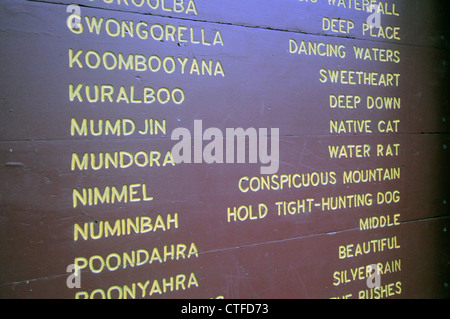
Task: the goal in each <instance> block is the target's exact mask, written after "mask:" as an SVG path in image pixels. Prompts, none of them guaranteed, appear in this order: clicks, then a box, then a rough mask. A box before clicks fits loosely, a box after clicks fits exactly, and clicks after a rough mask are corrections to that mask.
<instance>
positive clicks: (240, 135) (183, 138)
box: [171, 120, 280, 174]
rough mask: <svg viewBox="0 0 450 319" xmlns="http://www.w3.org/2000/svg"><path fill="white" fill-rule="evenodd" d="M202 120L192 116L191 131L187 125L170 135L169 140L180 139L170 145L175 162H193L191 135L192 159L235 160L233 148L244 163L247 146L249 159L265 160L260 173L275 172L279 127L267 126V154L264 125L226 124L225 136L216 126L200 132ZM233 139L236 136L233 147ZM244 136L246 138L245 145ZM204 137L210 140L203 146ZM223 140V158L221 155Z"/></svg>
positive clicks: (200, 160) (210, 161) (210, 162)
mask: <svg viewBox="0 0 450 319" xmlns="http://www.w3.org/2000/svg"><path fill="white" fill-rule="evenodd" d="M202 127H203V125H202V120H194V132H193V133H194V134H193V137H191V132H190V131H189V130H188V129H187V128H182V127H179V128H176V129H174V130H173V132H172V135H171V140H172V141H179V142H178V143H176V144H175V145H174V146H173V147H172V152H171V153H172V157H173V159H174V161H175V163H176V164H180V163H192V156H191V150H192V139H193V151H194V154H193V163H203V162H205V163H207V164H213V163H225V162H226V163H227V164H230V163H235V155H234V154H235V150H236V158H237V161H236V162H237V163H246V157H247V156H246V149H248V162H249V163H257V162H258V158H257V157H259V162H260V163H261V164H268V166H261V168H260V173H261V174H274V173H276V172H278V168H279V158H280V156H279V129H278V128H271V129H270V154H269V150H268V148H269V147H268V134H267V128H260V129H259V130H258V132H257V130H256V129H255V128H253V127H250V128H248V129H246V130H244V129H243V128H241V127H239V128H236V129H234V128H227V129H226V132H225V137H224V135H223V133H222V131H221V130H220V129H219V128H214V127H211V128H208V129H206V130H205V131H204V132H203V128H202ZM235 139H236V140H237V143H236V147H235ZM246 139H248V141H249V143H248V148H247V143H246ZM203 141H211V142H209V143H208V144H207V145H206V146H205V147H204V148H203ZM224 142H225V146H226V149H225V158H224Z"/></svg>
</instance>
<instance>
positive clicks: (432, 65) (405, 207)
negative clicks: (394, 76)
mask: <svg viewBox="0 0 450 319" xmlns="http://www.w3.org/2000/svg"><path fill="white" fill-rule="evenodd" d="M75 2H77V1H75ZM69 3H72V1H70V2H69V1H62V0H61V1H5V2H2V4H0V17H1V19H0V41H1V48H0V62H1V63H0V75H1V81H2V83H1V84H2V85H1V86H0V109H1V120H0V122H1V125H0V176H1V179H2V183H1V184H0V232H1V236H0V297H2V298H74V297H75V296H76V294H77V292H78V293H79V292H80V291H86V292H88V293H89V294H91V293H92V292H93V291H95V290H96V289H103V291H105V294H106V291H107V290H108V289H109V288H110V287H114V286H118V287H123V286H128V287H132V285H133V284H135V285H137V283H145V282H146V281H147V280H150V281H151V282H152V283H153V280H157V281H158V283H159V284H160V285H161V287H162V280H163V278H166V279H167V280H170V279H169V278H175V277H176V276H177V275H180V274H185V275H187V277H189V274H191V273H194V274H195V276H196V279H197V282H198V284H197V285H196V286H193V287H190V288H188V289H182V288H181V286H180V287H179V289H174V290H175V291H167V292H165V293H162V294H158V293H157V292H155V293H153V294H149V291H150V287H148V288H147V290H146V291H147V293H146V294H145V296H144V297H146V298H149V297H151V298H215V297H217V296H223V297H224V298H331V297H342V296H344V295H348V294H351V295H352V298H358V297H362V296H363V293H362V291H365V290H366V289H368V288H367V285H366V280H365V278H363V279H357V280H350V281H349V282H348V283H338V282H336V279H335V274H336V272H339V273H340V272H341V271H345V270H346V271H347V274H350V273H351V271H352V270H353V271H356V270H355V269H358V268H359V267H365V266H367V265H370V264H374V263H384V264H385V263H386V262H391V261H395V260H397V261H398V260H401V271H397V272H392V273H389V274H385V275H383V276H382V284H383V285H389V284H393V286H392V287H391V290H390V292H392V294H390V295H389V296H384V297H391V298H446V297H449V295H450V294H449V289H450V288H448V285H449V283H450V282H449V280H450V278H449V273H450V271H449V263H450V256H449V251H450V250H449V248H450V247H449V243H450V242H449V230H448V229H449V212H450V210H449V206H448V205H449V203H450V198H449V197H448V195H449V163H450V158H449V157H450V156H449V150H448V148H449V147H450V136H449V122H450V121H449V119H450V117H449V107H448V106H449V105H448V103H449V100H448V91H447V82H446V81H447V80H448V62H447V61H448V60H447V56H448V51H447V49H448V48H446V43H448V42H446V34H445V33H442V32H443V30H445V28H444V21H443V12H445V11H443V10H441V7H440V5H439V4H438V1H429V2H428V1H427V2H423V1H408V2H406V1H395V4H396V6H397V10H398V11H399V12H400V16H399V17H395V16H383V17H382V19H383V20H382V21H383V23H386V24H389V25H400V26H401V35H402V39H401V41H392V40H389V41H380V40H374V39H370V38H368V37H364V36H362V35H361V34H360V33H357V32H355V33H351V34H348V35H345V34H333V33H329V32H326V31H323V30H322V29H321V23H322V18H323V17H324V16H326V17H330V18H331V17H339V18H341V19H352V20H354V21H355V23H356V25H357V28H360V26H361V24H362V22H364V21H365V19H366V18H367V15H366V14H365V13H362V12H359V11H354V10H350V9H344V8H337V7H333V6H329V5H328V4H327V3H328V1H320V0H319V1H318V2H317V3H311V2H309V3H306V2H305V3H302V2H299V1H226V2H225V1H200V0H197V1H195V3H196V5H197V9H198V12H199V14H198V15H197V16H195V15H192V14H190V15H185V14H176V13H174V12H168V11H165V10H149V9H148V8H147V9H146V8H145V7H142V8H138V7H136V6H134V7H133V6H131V5H129V6H123V5H122V6H119V5H117V4H107V3H105V2H104V1H96V2H93V3H89V4H86V3H84V2H83V3H81V2H80V8H81V13H82V16H85V15H86V16H91V17H92V16H96V17H104V18H105V19H107V18H114V19H116V20H117V21H121V20H125V21H130V20H133V21H135V23H137V22H139V21H147V22H148V23H157V24H160V25H166V24H171V25H174V26H180V25H181V26H186V27H188V28H189V27H192V28H194V30H196V32H200V30H202V29H203V30H204V32H205V34H206V35H207V36H209V39H210V40H211V36H212V37H214V33H215V32H216V31H217V30H220V33H221V36H222V37H223V42H224V45H223V46H221V45H217V46H205V45H201V44H194V43H190V42H188V43H180V42H177V41H155V40H153V39H147V40H142V39H139V38H137V37H136V36H135V37H133V38H131V37H127V36H125V37H123V38H122V37H110V36H108V35H106V34H105V33H102V34H101V35H100V36H99V35H95V34H89V33H88V32H84V33H83V34H80V35H77V34H74V33H72V32H71V31H70V30H69V29H68V28H67V26H66V19H67V17H68V16H69V13H67V12H66V8H67V5H68V4H69ZM115 3H117V1H115ZM186 3H187V1H186ZM84 27H85V30H87V27H86V26H84ZM198 34H200V33H197V35H198ZM290 39H293V40H295V41H297V42H298V43H300V42H301V41H314V42H324V43H330V44H333V45H334V44H337V45H344V46H345V48H346V57H345V58H339V57H323V56H305V55H299V54H292V53H289V40H290ZM354 45H356V46H361V47H370V48H373V47H375V48H385V49H391V50H397V51H399V52H400V57H401V61H400V63H383V62H374V61H364V60H359V59H355V57H354V54H353V46H354ZM69 49H72V50H74V51H75V52H77V51H78V50H83V52H86V51H88V50H95V51H96V52H98V53H103V52H114V53H116V54H118V53H122V54H124V55H128V54H142V55H145V56H147V57H149V56H151V55H158V56H159V57H166V56H169V57H174V59H176V58H178V57H179V58H181V59H184V58H188V59H189V61H191V60H192V59H194V58H195V59H198V60H199V61H201V59H205V60H208V61H209V60H213V61H214V62H216V61H220V63H221V65H222V66H223V70H224V73H225V76H222V75H220V74H219V75H216V76H209V75H197V74H188V72H186V74H181V71H180V69H179V68H178V69H177V70H176V71H175V72H173V73H170V74H168V73H166V72H163V71H159V72H151V71H148V70H147V71H143V72H139V71H136V70H128V71H127V70H119V69H115V70H106V69H105V68H101V67H100V68H98V69H90V68H89V67H88V66H87V65H84V66H83V68H82V69H80V68H79V67H78V66H77V65H75V66H74V67H72V68H71V67H69V62H68V61H69V59H68V50H69ZM80 60H82V59H80ZM323 68H325V69H337V70H362V71H366V72H379V73H387V72H390V73H400V74H401V76H400V80H399V86H398V87H375V86H368V85H345V84H331V83H325V84H323V83H321V82H320V69H323ZM79 83H83V84H85V85H94V84H109V85H114V86H115V87H120V86H121V85H124V86H125V87H129V86H131V85H133V86H134V87H135V88H136V92H138V91H139V90H142V88H143V87H146V86H150V87H155V88H158V87H167V88H170V89H172V88H182V89H183V91H184V92H185V95H186V99H185V101H184V102H183V103H182V104H180V105H176V104H175V103H171V102H169V103H167V104H164V105H161V104H157V103H154V104H148V105H143V104H133V103H129V104H127V103H124V102H120V103H109V102H97V103H89V102H87V101H86V98H85V99H84V101H83V102H78V101H70V100H69V97H68V96H69V84H74V85H75V86H76V85H78V84H79ZM330 94H336V95H337V94H351V95H359V96H361V98H362V103H361V105H359V106H358V107H357V108H356V109H337V108H335V109H333V108H330V105H329V96H330ZM367 96H373V97H377V96H380V97H396V98H400V99H401V108H400V109H392V110H376V109H372V110H369V109H367V107H366V106H365V103H364V102H365V100H366V98H367ZM150 118H151V119H157V120H161V121H162V120H166V122H167V128H168V130H167V134H156V135H148V134H147V135H143V134H139V133H137V131H136V132H135V133H134V134H132V135H130V136H123V134H122V135H121V136H117V135H107V136H106V135H102V136H92V135H88V136H80V135H78V134H71V121H72V119H75V120H76V121H78V123H81V121H82V120H83V119H87V120H88V122H89V120H90V119H92V120H94V121H95V122H96V123H98V121H99V120H100V119H102V120H104V121H106V120H110V121H111V122H113V123H115V121H116V120H118V119H129V120H130V121H133V122H134V123H135V124H136V126H137V128H138V129H140V128H142V126H143V123H144V120H145V119H150ZM348 119H354V120H360V121H362V120H371V121H372V128H373V132H372V133H367V132H363V133H353V132H350V133H341V134H337V133H333V132H330V120H344V121H345V120H348ZM194 120H202V121H203V122H202V123H203V129H206V128H208V127H216V128H219V129H221V130H222V131H223V132H224V134H225V129H226V128H238V127H242V128H244V129H245V128H249V127H253V128H279V129H280V166H279V171H278V173H277V174H278V175H283V174H311V173H314V172H319V173H321V172H322V173H330V172H334V173H335V174H336V183H331V182H328V183H327V184H326V185H318V186H308V187H299V188H295V187H291V188H288V187H286V188H284V189H282V190H280V189H272V190H258V191H252V190H248V191H246V192H244V191H241V190H240V189H239V181H240V180H241V179H242V178H243V177H248V179H250V178H252V177H258V176H261V174H260V166H261V165H260V164H259V163H257V164H211V165H209V164H206V163H203V164H180V165H175V166H172V165H167V166H166V167H158V166H157V164H155V165H153V166H149V165H147V166H146V167H138V166H137V165H132V166H130V167H129V168H114V167H110V168H108V169H106V168H102V169H99V170H94V169H87V170H80V169H77V168H75V169H71V162H72V157H73V154H77V155H78V156H79V157H80V158H81V157H82V156H83V154H85V153H89V154H91V153H92V154H96V155H98V154H99V153H111V154H113V153H114V152H120V151H126V152H130V153H136V152H139V151H145V152H147V153H148V152H150V151H159V152H161V154H163V156H164V154H165V153H166V152H167V151H170V150H171V149H172V147H173V145H174V144H175V141H172V140H171V139H170V134H171V131H172V130H174V129H175V128H177V127H185V128H188V129H189V130H190V131H191V132H192V131H193V129H194ZM379 121H400V122H399V129H398V130H397V131H395V132H389V133H383V132H378V131H377V130H376V128H377V123H378V122H379ZM205 144H206V143H204V145H205ZM379 144H380V145H384V146H387V145H391V146H392V145H395V144H400V148H399V153H398V154H395V156H383V157H379V156H376V148H377V145H379ZM330 145H339V146H341V145H369V146H370V147H371V156H370V157H365V158H340V159H336V158H330V153H329V149H328V147H329V146H330ZM160 161H161V162H162V161H163V158H161V159H160ZM377 168H399V170H400V172H401V176H400V178H399V179H393V180H384V181H372V182H367V183H350V184H345V183H344V182H343V178H342V175H343V173H344V172H345V171H353V170H368V169H377ZM131 184H139V185H146V187H147V195H149V196H153V197H154V199H153V200H152V201H148V202H144V201H138V202H128V203H124V202H116V203H105V204H99V205H92V206H89V205H82V204H80V202H78V205H77V207H75V208H74V205H73V190H74V189H77V190H80V191H81V190H82V189H83V188H94V187H98V188H99V189H104V188H105V187H107V186H110V187H112V186H116V187H119V188H121V187H122V186H123V185H131ZM388 191H391V192H394V191H397V192H398V193H399V196H400V197H399V198H400V200H399V201H398V202H396V203H390V204H386V203H381V204H378V203H377V202H376V197H377V194H378V193H379V192H388ZM368 193H369V194H371V195H372V198H373V200H374V202H373V203H372V204H371V205H367V206H364V207H349V208H346V209H338V210H322V208H321V206H320V202H321V200H322V198H329V197H332V198H335V197H337V196H345V195H352V194H368ZM308 199H309V200H311V201H313V203H314V204H318V205H317V206H316V205H314V204H313V206H312V208H311V210H307V211H303V212H300V213H295V214H289V213H288V214H287V215H283V214H281V215H279V214H278V206H277V204H276V203H277V202H283V201H285V202H291V201H297V200H300V201H301V200H308ZM260 203H264V204H266V205H267V207H268V214H267V216H265V217H264V218H261V219H257V218H255V219H254V220H245V221H231V222H229V221H228V216H227V209H228V208H230V209H232V208H233V207H240V206H242V205H247V206H248V205H251V206H252V207H253V210H254V212H253V213H254V214H255V215H256V214H257V207H258V204H260ZM175 213H177V214H178V222H179V225H178V226H179V227H178V228H176V229H170V230H166V231H155V232H148V233H144V234H132V235H126V236H125V235H124V236H110V237H108V238H101V239H96V240H94V239H89V240H83V239H79V240H77V241H75V240H74V227H75V224H78V225H84V223H93V224H94V225H97V226H96V227H98V225H100V222H104V221H109V222H110V223H114V221H116V220H118V219H124V218H136V217H139V216H148V217H151V218H152V220H153V221H155V218H156V217H157V216H158V215H161V216H166V215H167V214H172V216H173V215H174V214H175ZM395 214H400V219H399V221H400V225H397V226H393V227H387V228H379V229H373V230H361V229H360V218H368V217H372V216H388V215H389V216H391V217H392V216H394V215H395ZM255 215H254V216H255ZM394 237H395V238H396V243H397V245H398V248H396V249H392V250H384V251H381V252H372V253H368V254H363V255H361V256H355V257H348V258H339V257H340V256H339V251H340V250H339V249H340V247H342V246H346V245H352V244H353V245H356V244H358V243H363V242H367V241H370V240H374V239H382V238H394ZM191 243H195V246H196V248H197V249H198V255H197V256H191V257H190V258H184V259H183V258H180V259H179V260H167V261H165V262H162V263H160V262H159V261H155V262H153V263H151V264H145V265H139V266H137V265H135V266H134V267H133V266H130V265H128V266H127V267H126V268H125V269H124V268H123V267H119V268H118V269H117V270H112V271H109V270H107V269H105V270H103V271H101V272H100V273H93V272H92V271H90V270H89V269H88V268H86V269H83V270H82V272H81V288H80V289H70V288H68V287H67V286H66V280H67V278H68V276H69V273H67V272H66V268H67V266H68V265H70V264H72V263H73V262H74V259H75V258H78V257H85V258H87V259H89V258H90V257H92V256H95V255H100V256H103V258H105V259H106V257H107V256H108V255H109V254H112V253H116V254H119V255H121V256H122V254H123V253H131V252H132V251H137V250H139V249H145V250H148V251H150V252H151V251H152V249H153V248H154V247H157V248H159V249H160V251H162V249H163V247H164V246H165V245H172V244H173V245H177V244H186V245H188V246H189V245H190V244H191ZM173 280H176V279H173ZM398 283H400V284H398ZM151 285H152V284H150V286H151ZM396 285H397V286H396ZM94 295H95V297H99V296H100V295H101V294H100V293H98V294H94ZM113 296H114V297H117V296H118V290H117V289H116V290H113ZM365 296H367V295H365ZM136 297H137V298H142V297H143V296H142V295H141V290H140V289H137V295H136Z"/></svg>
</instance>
